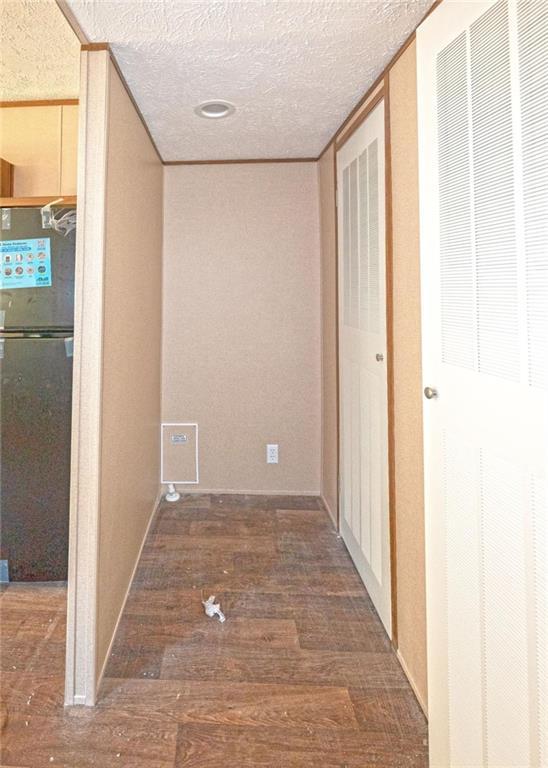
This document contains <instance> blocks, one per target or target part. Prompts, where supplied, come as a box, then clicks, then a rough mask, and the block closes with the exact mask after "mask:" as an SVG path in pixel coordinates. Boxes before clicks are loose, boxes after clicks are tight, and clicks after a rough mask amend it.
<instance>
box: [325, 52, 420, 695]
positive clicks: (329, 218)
mask: <svg viewBox="0 0 548 768" xmlns="http://www.w3.org/2000/svg"><path fill="white" fill-rule="evenodd" d="M381 87H382V83H381V84H380V85H379V86H378V87H377V88H376V89H375V91H374V92H373V93H372V94H371V96H370V99H368V101H367V102H366V103H365V104H364V105H363V106H362V108H361V109H360V110H359V111H358V112H357V113H356V115H355V116H354V118H353V119H352V121H351V122H350V124H349V126H347V127H346V128H345V131H346V130H348V128H349V127H351V126H352V125H353V124H354V123H355V121H356V120H357V119H358V118H359V116H360V115H361V114H362V113H363V110H364V109H366V107H367V104H368V103H369V102H370V101H371V99H373V98H374V96H375V95H376V94H377V93H378V91H379V90H380V88H381ZM390 121H391V157H392V206H393V238H394V240H393V259H394V297H393V304H394V378H395V382H394V384H395V388H394V397H395V403H394V421H395V423H394V428H395V451H396V455H395V462H396V478H395V482H396V528H397V580H398V587H397V589H398V597H397V610H398V642H399V653H400V657H401V660H402V662H403V664H404V666H405V668H406V672H407V674H408V676H409V678H410V679H411V682H412V684H413V686H414V687H415V690H416V692H417V695H418V696H419V698H420V699H421V703H422V704H423V706H424V707H425V708H426V690H427V686H426V605H425V574H424V499H423V464H422V455H423V454H422V450H423V449H422V400H421V339H420V275H419V266H420V261H419V212H418V170H417V151H418V148H417V110H416V73H415V44H414V43H413V44H412V45H410V46H409V48H407V50H406V51H405V52H404V53H403V54H402V56H401V57H400V58H399V59H398V60H397V61H396V63H395V64H394V66H393V67H392V69H391V70H390ZM342 135H344V133H343V134H342ZM330 158H332V155H331V150H328V151H327V152H326V153H325V154H324V156H323V157H322V159H321V160H320V163H319V165H320V201H321V206H320V210H321V232H322V266H323V265H324V264H325V265H329V264H333V263H334V262H335V260H336V256H335V239H334V224H333V219H334V215H335V207H334V202H333V198H332V195H331V192H330V190H332V188H333V186H332V185H333V180H332V178H331V177H330V174H329V170H328V167H329V164H330V163H331V162H332V160H331V159H330ZM331 279H332V276H331V271H330V270H329V269H328V268H327V269H323V270H322V297H323V302H322V329H323V339H324V341H323V348H324V354H325V348H326V346H327V347H328V352H327V354H328V355H330V354H332V350H331V351H329V342H327V344H326V340H328V339H330V334H329V332H328V330H327V329H328V328H329V326H330V325H331V324H333V323H334V313H335V306H336V296H335V294H334V292H333V288H332V283H331ZM322 386H323V402H322V413H323V414H324V419H325V412H326V410H327V411H330V410H331V408H332V396H333V384H332V380H331V377H330V370H329V366H328V365H324V366H323V369H322ZM326 423H328V422H325V421H324V433H323V463H322V487H324V488H325V487H328V486H331V482H332V478H333V477H334V476H335V472H336V454H335V453H334V452H330V451H329V450H328V449H326V431H325V424H326ZM329 423H330V422H329Z"/></svg>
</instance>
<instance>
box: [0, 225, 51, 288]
mask: <svg viewBox="0 0 548 768" xmlns="http://www.w3.org/2000/svg"><path fill="white" fill-rule="evenodd" d="M0 256H1V263H2V272H1V274H0V289H2V288H3V289H10V290H13V289H14V288H46V287H47V286H49V285H51V247H50V238H49V237H44V238H36V239H32V240H3V241H2V242H1V243H0Z"/></svg>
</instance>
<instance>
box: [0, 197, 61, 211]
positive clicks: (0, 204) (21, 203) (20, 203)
mask: <svg viewBox="0 0 548 768" xmlns="http://www.w3.org/2000/svg"><path fill="white" fill-rule="evenodd" d="M56 200H59V202H58V203H56V204H55V206H56V207H59V208H63V207H67V206H71V205H76V195H53V196H50V197H0V208H32V207H34V206H42V205H47V204H48V203H53V202H55V201H56Z"/></svg>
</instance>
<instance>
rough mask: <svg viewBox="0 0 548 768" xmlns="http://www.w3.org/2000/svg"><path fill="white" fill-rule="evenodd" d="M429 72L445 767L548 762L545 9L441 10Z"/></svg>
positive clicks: (436, 702)
mask: <svg viewBox="0 0 548 768" xmlns="http://www.w3.org/2000/svg"><path fill="white" fill-rule="evenodd" d="M417 74H418V100H419V103H418V109H419V160H420V204H421V269H422V307H423V329H422V333H423V377H424V386H425V388H428V387H429V388H430V391H429V390H427V389H425V400H424V438H425V491H426V547H427V624H428V678H429V681H428V685H429V693H428V705H429V723H430V765H431V768H457V767H458V768H465V767H466V768H476V767H478V768H479V767H480V766H481V767H483V766H489V767H492V768H510V766H512V767H513V768H528V767H531V768H533V767H534V768H539V767H540V766H544V768H546V766H548V708H547V706H548V666H547V624H546V621H547V601H548V590H547V570H546V560H547V542H548V538H547V537H548V528H547V523H546V519H547V497H546V478H547V459H548V450H547V448H548V418H547V383H548V376H547V358H548V3H547V2H545V1H544V0H486V1H484V0H481V1H480V0H478V1H474V2H470V1H469V0H468V1H464V2H463V1H462V0H458V1H457V0H444V2H443V3H442V4H441V5H440V6H439V8H437V9H436V11H434V12H433V13H432V14H431V16H430V17H429V18H428V19H427V20H426V21H425V22H424V23H423V25H422V26H421V27H420V28H419V30H418V33H417ZM431 390H435V391H434V392H432V391H431ZM428 396H430V397H428ZM426 398H428V399H426Z"/></svg>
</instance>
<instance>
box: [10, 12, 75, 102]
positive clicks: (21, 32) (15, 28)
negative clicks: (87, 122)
mask: <svg viewBox="0 0 548 768" xmlns="http://www.w3.org/2000/svg"><path fill="white" fill-rule="evenodd" d="M79 71H80V43H79V41H78V39H77V38H76V35H75V34H74V32H73V31H72V29H71V28H70V27H69V25H68V24H67V22H66V20H65V18H64V16H63V14H62V13H61V11H60V10H59V8H58V7H57V5H56V3H55V0H0V101H26V100H35V99H74V98H77V97H78V84H79Z"/></svg>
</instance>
